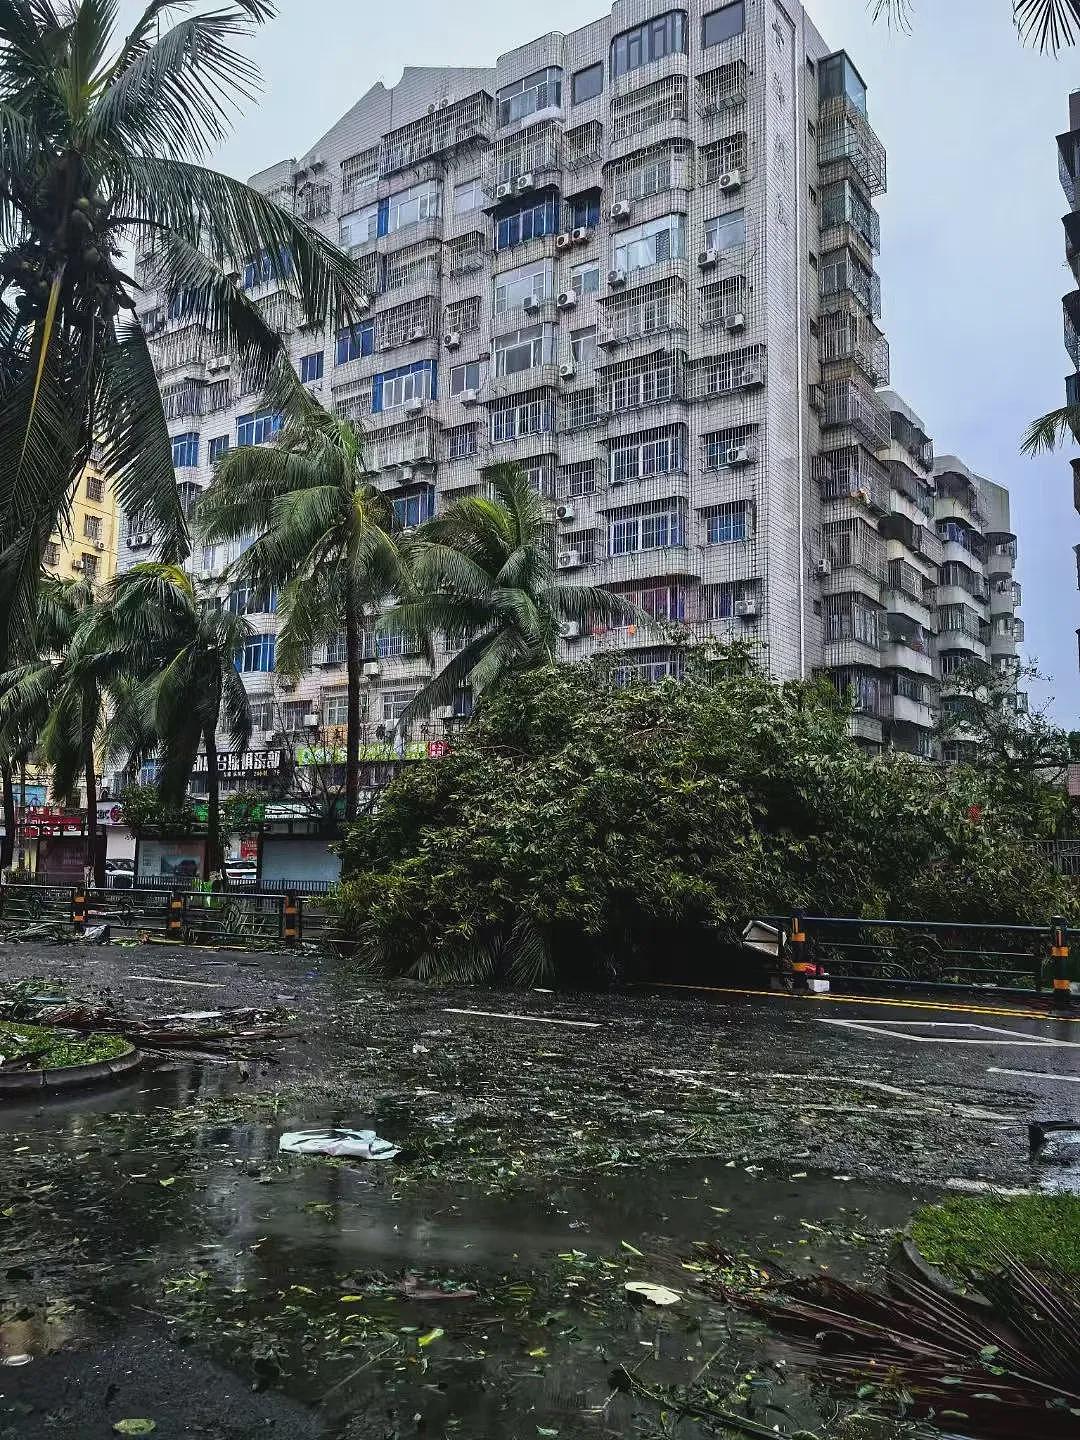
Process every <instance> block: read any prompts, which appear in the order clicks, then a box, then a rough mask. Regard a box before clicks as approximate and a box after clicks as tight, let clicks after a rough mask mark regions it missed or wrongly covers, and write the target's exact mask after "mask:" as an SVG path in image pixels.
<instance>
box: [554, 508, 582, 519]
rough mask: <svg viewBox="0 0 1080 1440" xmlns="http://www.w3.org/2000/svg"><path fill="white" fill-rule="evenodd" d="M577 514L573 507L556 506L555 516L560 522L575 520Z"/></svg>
mask: <svg viewBox="0 0 1080 1440" xmlns="http://www.w3.org/2000/svg"><path fill="white" fill-rule="evenodd" d="M576 513H577V512H576V511H575V510H574V507H573V505H556V506H555V516H556V518H557V519H559V520H573V519H574V516H575V514H576Z"/></svg>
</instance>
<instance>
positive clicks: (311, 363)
mask: <svg viewBox="0 0 1080 1440" xmlns="http://www.w3.org/2000/svg"><path fill="white" fill-rule="evenodd" d="M325 361H326V355H325V353H324V352H323V351H322V350H315V351H314V352H313V353H312V354H311V355H301V357H300V379H301V380H302V381H303V383H304V384H305V385H310V384H312V383H313V382H314V381H315V380H321V379H322V378H323V365H324V364H325Z"/></svg>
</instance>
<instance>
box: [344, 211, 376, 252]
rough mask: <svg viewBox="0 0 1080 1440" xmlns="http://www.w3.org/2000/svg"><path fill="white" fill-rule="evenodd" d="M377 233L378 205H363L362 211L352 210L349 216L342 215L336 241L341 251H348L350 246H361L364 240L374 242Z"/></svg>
mask: <svg viewBox="0 0 1080 1440" xmlns="http://www.w3.org/2000/svg"><path fill="white" fill-rule="evenodd" d="M378 233H379V207H378V205H365V206H364V208H363V209H362V210H354V211H353V212H352V213H351V214H350V215H342V217H341V222H340V225H339V228H338V241H339V243H340V245H341V248H342V249H343V250H348V249H349V247H350V246H352V245H363V244H364V242H365V241H366V240H374V239H375V237H376V236H377V235H378Z"/></svg>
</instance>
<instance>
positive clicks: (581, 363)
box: [570, 326, 596, 370]
mask: <svg viewBox="0 0 1080 1440" xmlns="http://www.w3.org/2000/svg"><path fill="white" fill-rule="evenodd" d="M570 353H571V354H572V355H573V357H574V364H575V365H576V366H577V367H578V369H579V370H592V369H593V368H594V366H595V365H596V331H595V330H594V329H593V328H592V326H589V328H588V329H586V330H572V331H571V332H570Z"/></svg>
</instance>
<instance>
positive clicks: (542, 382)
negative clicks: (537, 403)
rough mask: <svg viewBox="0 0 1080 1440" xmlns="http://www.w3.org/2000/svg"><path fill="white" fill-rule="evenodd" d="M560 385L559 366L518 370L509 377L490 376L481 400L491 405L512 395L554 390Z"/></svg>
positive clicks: (537, 366)
mask: <svg viewBox="0 0 1080 1440" xmlns="http://www.w3.org/2000/svg"><path fill="white" fill-rule="evenodd" d="M558 384H559V367H558V365H555V364H545V365H533V366H531V367H530V368H529V369H528V370H517V371H514V372H513V373H512V374H509V375H492V376H490V377H489V378H488V381H487V383H486V384H485V386H484V389H483V391H482V393H481V396H480V400H481V403H482V404H485V405H489V404H492V403H494V402H497V401H499V400H505V399H506V398H507V397H508V396H510V395H522V394H524V393H525V392H526V391H529V390H553V389H555V387H556V386H557V385H558Z"/></svg>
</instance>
